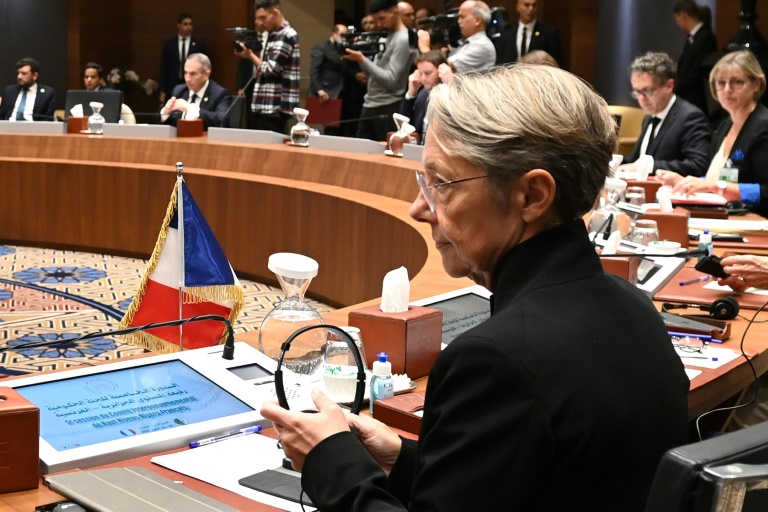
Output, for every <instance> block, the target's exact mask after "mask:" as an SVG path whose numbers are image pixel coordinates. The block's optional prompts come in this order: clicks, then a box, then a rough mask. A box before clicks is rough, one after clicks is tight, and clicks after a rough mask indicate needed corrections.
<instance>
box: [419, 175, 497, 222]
mask: <svg viewBox="0 0 768 512" xmlns="http://www.w3.org/2000/svg"><path fill="white" fill-rule="evenodd" d="M487 177H488V175H487V174H485V175H483V176H475V177H473V178H463V179H460V180H453V181H442V182H440V183H435V184H434V185H427V178H425V177H424V173H422V172H420V171H416V183H418V184H419V189H420V190H421V195H423V196H424V199H425V200H426V201H427V206H429V210H430V211H431V212H432V213H435V198H434V197H433V195H432V190H433V189H437V188H440V187H445V186H447V185H455V184H456V183H463V182H465V181H472V180H479V179H481V178H487Z"/></svg>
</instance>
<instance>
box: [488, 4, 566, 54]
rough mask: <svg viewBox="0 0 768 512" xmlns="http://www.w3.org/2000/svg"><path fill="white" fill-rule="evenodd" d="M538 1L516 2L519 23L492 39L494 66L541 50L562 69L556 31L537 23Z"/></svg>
mask: <svg viewBox="0 0 768 512" xmlns="http://www.w3.org/2000/svg"><path fill="white" fill-rule="evenodd" d="M538 8H539V2H538V0H517V6H516V9H517V13H518V15H519V16H520V21H519V22H518V23H517V25H512V26H511V27H510V28H509V29H508V30H505V31H504V32H502V34H501V36H499V37H498V38H496V39H494V42H495V44H496V64H509V63H511V62H516V61H517V59H518V58H519V57H520V56H521V55H525V54H526V53H528V52H529V51H531V50H543V51H545V52H547V53H548V54H550V55H551V56H552V57H553V58H554V59H555V60H556V61H557V63H558V64H559V65H560V67H563V50H562V47H561V46H560V34H559V33H558V32H557V29H555V28H554V27H550V26H549V25H545V24H544V23H541V22H540V21H538V20H537V19H536V18H537V15H538Z"/></svg>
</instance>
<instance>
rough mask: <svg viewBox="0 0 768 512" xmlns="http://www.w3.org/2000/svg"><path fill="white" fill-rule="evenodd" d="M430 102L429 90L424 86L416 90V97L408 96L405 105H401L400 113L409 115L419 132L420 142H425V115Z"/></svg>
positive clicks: (404, 101)
mask: <svg viewBox="0 0 768 512" xmlns="http://www.w3.org/2000/svg"><path fill="white" fill-rule="evenodd" d="M428 102H429V91H428V90H426V89H425V88H424V87H423V86H422V87H420V88H419V90H418V92H416V97H415V98H406V99H405V100H403V106H402V107H400V113H401V114H403V115H404V116H408V118H410V120H411V124H412V125H413V127H414V128H416V133H418V134H419V144H422V145H423V144H424V117H425V116H426V114H427V104H428Z"/></svg>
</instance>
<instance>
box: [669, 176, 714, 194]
mask: <svg viewBox="0 0 768 512" xmlns="http://www.w3.org/2000/svg"><path fill="white" fill-rule="evenodd" d="M656 174H657V175H658V172H657V173H656ZM713 189H715V190H713ZM696 192H717V186H716V185H715V184H714V183H710V182H708V181H707V180H705V179H703V178H699V177H698V176H685V177H683V178H682V179H681V180H678V182H677V183H676V184H675V185H674V186H673V187H672V193H673V194H681V195H683V196H690V195H691V194H695V193H696Z"/></svg>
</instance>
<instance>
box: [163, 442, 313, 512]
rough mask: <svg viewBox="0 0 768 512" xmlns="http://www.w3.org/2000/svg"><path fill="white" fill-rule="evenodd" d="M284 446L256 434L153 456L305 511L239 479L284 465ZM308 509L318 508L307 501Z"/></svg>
mask: <svg viewBox="0 0 768 512" xmlns="http://www.w3.org/2000/svg"><path fill="white" fill-rule="evenodd" d="M284 456H285V454H284V453H283V450H281V449H279V448H278V447H277V441H275V440H274V439H272V438H269V437H266V436H262V435H260V434H253V435H247V436H241V437H234V438H232V439H227V440H226V441H221V442H218V443H213V444H209V445H206V446H201V447H199V448H193V449H190V450H184V451H181V452H176V453H171V454H169V455H159V456H157V457H152V459H151V460H152V462H154V463H155V464H159V465H161V466H164V467H166V468H168V469H171V470H173V471H176V472H178V473H183V474H185V475H187V476H191V477H194V478H197V479H198V480H202V481H204V482H208V483H209V484H211V485H215V486H216V487H221V488H222V489H226V490H228V491H231V492H234V493H237V494H239V495H241V496H245V497H246V498H249V499H252V500H254V501H258V502H260V503H265V504H267V505H270V506H273V507H276V508H279V509H282V510H288V511H291V512H301V505H299V504H298V503H293V502H291V501H288V500H284V499H282V498H277V497H275V496H272V495H269V494H265V493H263V492H259V491H255V490H253V489H249V488H248V487H245V486H242V485H240V484H239V483H238V481H239V480H240V479H241V478H244V477H246V476H250V475H253V474H254V473H259V472H260V471H265V470H267V469H274V468H278V467H281V465H282V462H283V457H284ZM304 508H305V509H306V510H315V509H314V508H312V507H310V506H307V505H305V506H304Z"/></svg>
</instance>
